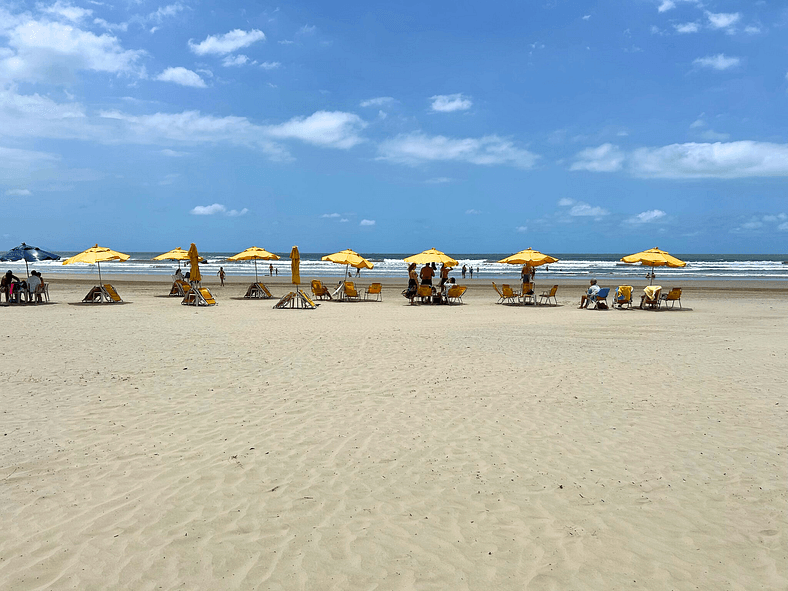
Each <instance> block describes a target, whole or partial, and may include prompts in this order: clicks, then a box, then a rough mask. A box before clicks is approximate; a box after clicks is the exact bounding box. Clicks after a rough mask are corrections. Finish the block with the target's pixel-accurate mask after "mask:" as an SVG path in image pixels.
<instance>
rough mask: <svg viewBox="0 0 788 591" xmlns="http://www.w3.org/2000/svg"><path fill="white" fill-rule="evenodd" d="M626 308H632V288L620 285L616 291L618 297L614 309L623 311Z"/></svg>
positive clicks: (614, 299) (614, 302)
mask: <svg viewBox="0 0 788 591" xmlns="http://www.w3.org/2000/svg"><path fill="white" fill-rule="evenodd" d="M624 306H627V307H629V308H631V307H632V286H631V285H619V286H618V289H616V296H615V297H614V298H613V307H618V309H619V310H621V309H622V308H623V307H624Z"/></svg>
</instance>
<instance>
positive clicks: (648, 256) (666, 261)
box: [621, 248, 687, 283]
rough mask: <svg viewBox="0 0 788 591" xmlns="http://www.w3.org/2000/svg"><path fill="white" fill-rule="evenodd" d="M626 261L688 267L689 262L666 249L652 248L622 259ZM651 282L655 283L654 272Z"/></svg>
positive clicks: (651, 265)
mask: <svg viewBox="0 0 788 591" xmlns="http://www.w3.org/2000/svg"><path fill="white" fill-rule="evenodd" d="M621 260H622V261H624V262H625V263H640V264H641V265H643V266H645V267H686V266H687V263H685V262H684V261H682V260H680V259H677V258H676V257H674V256H671V255H669V254H668V253H667V252H665V251H664V250H660V249H658V248H650V249H649V250H644V251H643V252H636V253H635V254H631V255H629V256H625V257H623V258H622V259H621ZM650 277H651V282H650V283H654V273H653V271H652V272H651V273H650Z"/></svg>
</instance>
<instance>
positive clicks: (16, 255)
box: [0, 242, 60, 278]
mask: <svg viewBox="0 0 788 591" xmlns="http://www.w3.org/2000/svg"><path fill="white" fill-rule="evenodd" d="M59 259H60V255H59V254H55V253H53V252H47V251H46V250H42V249H40V248H38V247H37V246H30V245H29V244H25V243H24V242H23V243H22V244H20V245H19V246H17V247H14V248H12V249H11V250H9V251H8V252H6V253H3V254H2V255H0V261H25V270H26V271H27V276H28V278H30V268H29V267H28V265H27V263H29V262H30V263H34V262H36V261H57V260H59Z"/></svg>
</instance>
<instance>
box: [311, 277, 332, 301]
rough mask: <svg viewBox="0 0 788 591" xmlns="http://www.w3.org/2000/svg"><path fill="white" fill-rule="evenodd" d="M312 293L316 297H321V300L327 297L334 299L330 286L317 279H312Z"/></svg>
mask: <svg viewBox="0 0 788 591" xmlns="http://www.w3.org/2000/svg"><path fill="white" fill-rule="evenodd" d="M312 295H314V296H315V297H316V298H320V299H321V300H322V299H323V298H326V297H327V298H328V299H329V300H330V299H332V298H331V292H330V291H328V288H327V287H326V286H325V285H323V282H322V281H318V280H317V279H313V280H312Z"/></svg>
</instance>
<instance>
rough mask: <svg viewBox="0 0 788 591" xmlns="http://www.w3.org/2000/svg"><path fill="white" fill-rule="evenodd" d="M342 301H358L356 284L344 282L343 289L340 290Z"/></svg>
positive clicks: (359, 298)
mask: <svg viewBox="0 0 788 591" xmlns="http://www.w3.org/2000/svg"><path fill="white" fill-rule="evenodd" d="M342 299H343V300H356V301H360V300H361V296H360V295H359V293H358V291H357V290H356V284H355V283H353V282H352V281H345V288H344V289H343V290H342Z"/></svg>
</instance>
